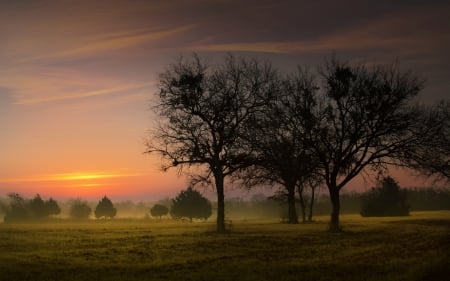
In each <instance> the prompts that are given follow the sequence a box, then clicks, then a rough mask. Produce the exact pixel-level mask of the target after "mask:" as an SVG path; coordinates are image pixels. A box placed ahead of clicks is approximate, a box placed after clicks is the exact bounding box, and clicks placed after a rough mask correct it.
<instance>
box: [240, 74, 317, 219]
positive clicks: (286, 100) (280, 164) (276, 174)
mask: <svg viewBox="0 0 450 281" xmlns="http://www.w3.org/2000/svg"><path fill="white" fill-rule="evenodd" d="M278 80H279V82H278V86H277V88H276V91H275V92H274V93H275V95H272V96H269V97H268V99H267V101H266V107H265V110H264V111H263V112H260V114H255V115H253V116H252V118H251V119H249V121H250V122H248V123H247V125H248V128H247V129H246V130H245V133H246V134H245V138H246V141H247V142H248V146H249V147H251V150H252V151H253V152H254V154H255V155H256V156H255V159H257V161H255V162H254V163H253V164H254V165H253V166H252V167H251V168H249V169H247V170H246V171H245V172H244V173H243V174H242V175H240V177H241V178H242V179H244V183H245V184H246V185H247V186H253V185H258V184H277V185H281V186H283V187H284V188H285V189H286V194H287V199H288V222H289V223H292V224H295V223H298V215H297V210H296V207H295V202H296V200H295V190H296V186H298V187H299V188H300V187H303V186H304V183H305V182H306V181H307V180H309V179H311V178H312V177H313V175H314V170H315V169H316V168H317V165H316V163H315V160H314V157H313V154H312V152H311V150H310V147H308V146H307V144H306V143H305V142H303V141H302V140H303V139H304V136H303V135H304V134H305V132H306V131H305V128H307V127H308V126H310V124H309V122H310V121H311V116H310V107H313V106H314V103H315V99H314V93H315V90H316V86H315V84H314V79H313V77H312V76H311V75H310V74H309V73H308V72H307V71H305V70H302V69H300V68H299V69H298V71H297V73H296V74H295V75H291V76H286V77H278ZM299 190H300V189H299ZM302 194H303V193H302V192H300V193H299V195H300V197H301V196H302ZM300 199H301V200H300V204H301V210H302V213H303V214H305V212H304V210H305V208H304V204H303V203H304V201H303V198H300ZM303 217H304V218H305V216H303ZM304 220H305V219H304Z"/></svg>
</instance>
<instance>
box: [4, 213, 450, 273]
mask: <svg viewBox="0 0 450 281" xmlns="http://www.w3.org/2000/svg"><path fill="white" fill-rule="evenodd" d="M341 220H342V223H343V227H344V232H342V233H329V232H327V231H326V229H327V221H328V217H325V216H324V217H316V218H315V222H313V223H309V224H298V225H288V224H283V223H280V222H279V221H276V220H248V221H245V220H240V221H237V220H235V221H232V223H231V231H230V232H229V233H226V234H217V233H216V232H215V231H214V229H215V224H214V222H212V221H211V222H194V223H189V222H177V221H172V220H161V221H159V220H143V219H142V220H137V219H136V220H133V219H116V220H111V221H104V220H98V221H87V222H74V221H61V222H57V223H56V222H55V223H41V224H0V280H4V281H6V280H96V281H100V280H109V281H112V280H449V276H450V211H433V212H413V213H411V215H410V216H408V217H390V218H361V217H360V216H359V215H343V216H342V218H341Z"/></svg>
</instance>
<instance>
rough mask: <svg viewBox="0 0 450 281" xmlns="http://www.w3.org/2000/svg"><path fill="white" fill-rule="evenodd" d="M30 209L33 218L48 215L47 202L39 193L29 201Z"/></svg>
mask: <svg viewBox="0 0 450 281" xmlns="http://www.w3.org/2000/svg"><path fill="white" fill-rule="evenodd" d="M28 209H29V213H30V216H31V218H33V219H42V218H44V217H48V213H47V208H46V206H45V202H44V200H42V198H41V196H40V195H39V194H36V196H35V197H34V198H33V199H31V200H30V201H29V202H28Z"/></svg>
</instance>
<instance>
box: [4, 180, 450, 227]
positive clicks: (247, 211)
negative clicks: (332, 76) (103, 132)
mask: <svg viewBox="0 0 450 281" xmlns="http://www.w3.org/2000/svg"><path fill="white" fill-rule="evenodd" d="M380 188H381V187H380V185H378V186H376V187H374V188H372V189H371V190H369V191H367V192H364V193H357V192H351V193H343V194H342V195H341V203H342V208H341V212H342V213H346V214H351V213H353V214H358V213H364V209H363V208H364V203H366V210H365V211H366V212H367V202H371V203H370V204H369V208H373V209H375V210H376V211H375V213H373V215H376V216H385V215H390V214H389V213H387V214H386V212H385V211H384V210H386V209H389V208H391V207H389V204H392V203H389V202H392V201H391V200H390V199H388V200H387V201H386V199H385V198H389V196H390V195H389V193H388V192H385V193H382V192H381V194H384V195H380V190H379V189H380ZM399 190H400V191H401V193H402V196H401V198H402V199H401V200H400V201H401V202H402V203H401V204H400V205H403V206H405V207H408V210H409V211H433V210H450V189H448V188H435V187H427V188H425V187H423V188H405V189H399ZM182 192H186V190H184V191H181V192H180V194H181V193H182ZM375 194H377V195H375ZM279 195H280V194H278V195H277V196H267V195H265V194H262V193H259V194H255V195H253V197H251V198H250V199H243V198H241V197H233V198H229V199H226V200H225V204H226V206H227V210H228V211H227V219H263V218H267V219H281V220H282V221H287V220H288V213H287V208H286V205H287V200H286V198H285V197H284V198H285V199H282V198H283V196H281V197H280V196H279ZM105 198H106V199H107V200H105ZM369 199H372V201H371V200H369ZM202 200H203V199H202ZM202 200H200V201H202ZM298 200H299V199H298V198H297V203H298ZM304 200H306V201H307V202H309V200H310V197H309V195H308V194H305V195H304ZM368 200H369V201H368ZM402 200H403V201H402ZM105 201H110V200H109V199H108V198H107V197H106V196H105V197H103V198H102V199H101V200H100V201H99V203H98V204H97V207H96V208H95V209H94V210H96V212H95V217H96V218H105V219H106V218H113V217H115V216H116V214H118V213H121V214H122V217H127V216H128V217H134V218H146V217H148V216H149V215H151V216H152V217H155V218H159V219H161V217H162V216H167V215H171V209H172V208H173V204H174V202H175V200H174V199H170V198H166V199H163V200H160V201H158V202H156V203H154V204H149V203H144V202H133V201H123V202H117V203H115V204H113V203H112V202H111V201H110V202H111V204H109V203H101V202H105ZM182 201H184V199H183V200H182ZM193 201H194V202H195V201H196V199H195V198H194V200H193ZM394 201H395V200H394ZM177 202H180V200H179V199H178V201H177ZM203 202H204V204H205V206H206V207H205V206H204V207H202V208H203V210H204V212H203V213H202V212H200V215H195V214H196V213H195V212H199V211H195V210H193V211H192V209H189V206H190V205H193V206H198V204H195V203H189V200H185V202H184V203H181V204H185V205H186V206H187V207H186V206H182V208H184V209H186V208H187V210H190V211H186V212H183V213H182V215H181V214H179V215H174V216H171V217H172V218H175V219H182V218H187V219H188V220H190V219H191V218H192V219H205V218H208V217H209V216H211V214H212V212H213V211H215V210H217V202H209V201H208V203H209V206H210V208H211V209H209V208H208V206H207V204H208V203H205V201H204V200H203ZM386 202H387V203H386ZM397 202H398V201H397ZM197 203H198V202H197ZM65 204H66V205H69V208H68V217H69V218H71V219H88V218H90V217H91V214H92V207H91V206H93V205H90V204H89V203H88V202H86V201H83V200H81V199H76V200H70V201H69V202H68V203H65ZM176 204H179V203H176ZM63 205H64V204H63ZM394 205H395V204H394ZM149 206H151V207H149ZM176 208H177V207H176ZM180 208H181V207H180ZM313 208H314V209H313V212H314V215H329V214H330V212H331V209H332V206H331V203H330V200H329V197H328V195H326V194H323V193H321V194H319V195H317V196H316V197H315V199H314V202H313ZM113 210H115V211H113ZM176 212H177V211H176ZM2 213H3V214H4V221H5V222H32V221H37V222H39V221H46V220H49V218H52V217H55V216H58V215H59V216H58V217H61V215H60V213H61V209H60V208H59V204H58V202H57V201H56V200H54V199H52V198H49V199H48V200H46V201H44V200H43V199H42V198H41V197H40V196H39V195H36V196H35V197H34V198H32V199H25V198H24V197H23V196H21V195H19V194H17V193H11V194H9V195H8V198H6V199H4V200H0V214H2ZM113 214H114V215H113ZM192 214H194V215H192ZM391 215H396V213H395V212H394V213H391Z"/></svg>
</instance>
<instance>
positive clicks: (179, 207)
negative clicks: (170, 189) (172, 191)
mask: <svg viewBox="0 0 450 281" xmlns="http://www.w3.org/2000/svg"><path fill="white" fill-rule="evenodd" d="M170 214H171V216H172V217H173V218H176V219H180V218H189V220H190V221H192V219H204V220H206V219H208V218H209V217H210V216H211V214H212V207H211V203H210V202H209V200H208V199H206V198H205V197H204V196H203V195H202V194H201V193H200V192H198V191H197V190H195V189H193V188H192V187H188V188H187V189H186V190H183V191H181V192H180V193H179V194H178V195H177V197H175V199H173V204H172V209H171V210H170Z"/></svg>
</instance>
